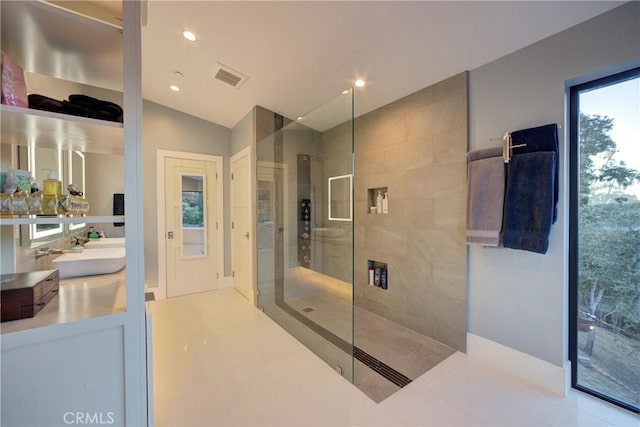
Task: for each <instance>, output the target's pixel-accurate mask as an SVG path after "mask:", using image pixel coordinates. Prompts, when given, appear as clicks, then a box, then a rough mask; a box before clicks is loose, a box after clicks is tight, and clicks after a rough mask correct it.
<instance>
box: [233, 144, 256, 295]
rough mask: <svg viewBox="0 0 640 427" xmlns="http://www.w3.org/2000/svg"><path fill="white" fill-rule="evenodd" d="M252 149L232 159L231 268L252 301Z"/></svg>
mask: <svg viewBox="0 0 640 427" xmlns="http://www.w3.org/2000/svg"><path fill="white" fill-rule="evenodd" d="M249 167H250V163H249V153H248V152H243V153H242V154H240V155H239V156H238V157H233V158H232V160H231V209H232V212H231V221H232V230H231V232H232V242H231V256H232V258H231V259H232V261H231V268H232V271H233V286H234V287H235V288H236V290H237V291H238V292H240V293H241V294H242V295H244V296H245V297H246V298H247V299H248V300H249V301H253V291H252V286H253V285H252V281H251V237H252V236H251V191H250V186H249V179H250V173H249V172H250V169H249Z"/></svg>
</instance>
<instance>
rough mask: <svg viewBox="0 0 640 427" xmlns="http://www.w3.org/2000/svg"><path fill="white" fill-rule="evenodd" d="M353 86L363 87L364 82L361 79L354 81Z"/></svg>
mask: <svg viewBox="0 0 640 427" xmlns="http://www.w3.org/2000/svg"><path fill="white" fill-rule="evenodd" d="M355 85H356V87H364V85H365V83H364V80H362V79H358V80H356V83H355Z"/></svg>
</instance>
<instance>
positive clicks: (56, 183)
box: [42, 170, 62, 196]
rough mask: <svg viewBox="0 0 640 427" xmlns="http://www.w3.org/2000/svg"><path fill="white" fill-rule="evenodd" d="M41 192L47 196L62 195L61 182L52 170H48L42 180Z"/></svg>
mask: <svg viewBox="0 0 640 427" xmlns="http://www.w3.org/2000/svg"><path fill="white" fill-rule="evenodd" d="M42 187H43V188H42V192H43V193H44V194H45V195H47V196H62V182H61V181H60V180H59V179H58V174H57V173H56V171H54V170H50V171H49V175H47V179H45V180H44V181H43V186H42Z"/></svg>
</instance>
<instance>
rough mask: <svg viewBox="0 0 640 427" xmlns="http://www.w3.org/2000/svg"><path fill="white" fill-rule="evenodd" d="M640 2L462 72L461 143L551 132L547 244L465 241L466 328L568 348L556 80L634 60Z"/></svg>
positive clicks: (535, 349) (531, 347)
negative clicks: (544, 248) (556, 163)
mask: <svg viewBox="0 0 640 427" xmlns="http://www.w3.org/2000/svg"><path fill="white" fill-rule="evenodd" d="M639 24H640V3H638V2H632V3H629V4H626V5H623V6H621V7H619V8H617V9H614V10H612V11H610V12H608V13H605V14H603V15H600V16H598V17H596V18H594V19H592V20H590V21H587V22H585V23H582V24H580V25H578V26H575V27H573V28H570V29H568V30H566V31H564V32H562V33H559V34H557V35H554V36H552V37H550V38H547V39H545V40H543V41H540V42H538V43H535V44H533V45H531V46H528V47H526V48H524V49H522V50H520V51H517V52H515V53H513V54H510V55H508V56H506V57H503V58H501V59H498V60H496V61H494V62H491V63H489V64H487V65H484V66H482V67H479V68H477V69H475V70H472V71H471V72H470V74H469V111H470V112H469V115H470V120H469V141H470V142H469V144H470V147H469V148H470V149H476V148H481V147H487V146H493V145H496V144H499V142H495V141H494V142H490V141H489V140H490V139H491V138H499V137H501V136H502V135H503V134H504V132H505V131H514V130H518V129H524V128H528V127H533V126H538V125H543V124H547V123H559V124H561V125H562V130H561V133H560V135H559V136H560V162H561V166H560V202H559V217H558V222H557V223H556V224H555V225H554V226H553V227H552V229H551V238H550V244H549V251H548V252H547V254H546V255H539V254H534V253H529V252H524V251H517V250H512V249H488V248H478V247H470V248H469V332H471V333H472V334H475V335H478V336H481V337H483V338H486V339H489V340H492V341H494V342H497V343H500V344H503V345H505V346H507V347H510V348H512V349H516V350H519V351H521V352H524V353H527V354H529V355H531V356H534V357H537V358H539V359H542V360H544V361H547V362H549V363H552V364H554V365H557V366H563V363H564V361H566V360H567V359H568V353H567V322H566V317H567V307H568V301H567V288H568V285H567V276H568V272H567V270H568V264H567V255H566V254H567V248H568V223H567V218H566V216H567V209H568V203H567V200H566V199H567V197H568V181H567V180H568V177H567V169H568V168H567V165H568V159H567V144H568V141H567V140H566V138H565V132H567V131H568V129H567V127H566V125H565V82H566V81H567V80H569V79H574V78H577V77H580V76H584V75H587V74H591V73H596V72H599V71H601V70H603V69H606V68H610V67H615V66H617V65H620V64H623V63H629V61H632V60H634V59H635V60H638V58H640V25H639Z"/></svg>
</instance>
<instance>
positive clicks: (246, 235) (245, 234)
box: [244, 231, 249, 239]
mask: <svg viewBox="0 0 640 427" xmlns="http://www.w3.org/2000/svg"><path fill="white" fill-rule="evenodd" d="M244 238H245V239H249V232H248V231H247V232H246V233H244Z"/></svg>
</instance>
